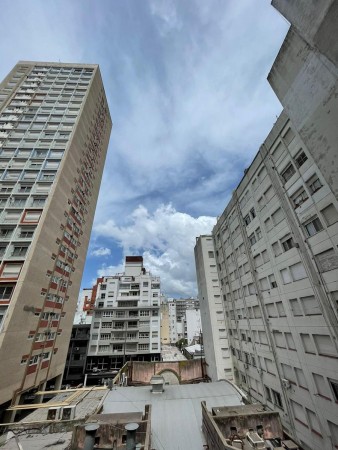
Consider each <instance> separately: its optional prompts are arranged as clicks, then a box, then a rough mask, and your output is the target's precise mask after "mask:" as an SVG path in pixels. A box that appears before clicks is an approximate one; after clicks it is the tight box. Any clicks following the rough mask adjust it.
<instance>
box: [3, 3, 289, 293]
mask: <svg viewBox="0 0 338 450" xmlns="http://www.w3.org/2000/svg"><path fill="white" fill-rule="evenodd" d="M1 14H2V17H3V18H5V20H3V21H2V24H1V42H2V45H1V47H0V61H1V64H0V79H3V78H4V77H5V75H6V74H7V73H8V72H9V71H10V69H11V68H12V67H13V66H14V64H16V62H17V61H18V60H36V61H56V62H57V61H61V62H76V63H95V64H99V65H100V70H101V73H102V78H103V82H104V86H105V91H106V95H107V99H108V103H109V109H110V114H111V117H112V120H113V130H112V134H111V138H110V143H109V148H108V154H107V159H106V164H105V169H104V173H103V178H102V184H101V189H100V194H99V199H98V204H97V208H96V214H95V219H94V225H93V230H92V235H91V240H90V245H89V249H88V255H87V261H86V266H85V270H84V274H83V279H82V286H83V287H91V285H92V283H93V281H94V280H95V279H96V277H97V276H102V275H112V274H115V273H116V272H122V271H123V261H124V257H125V255H143V258H144V265H145V267H146V268H147V269H149V270H150V271H151V273H152V274H153V275H156V276H160V277H161V285H162V290H163V292H164V294H166V295H168V296H170V297H189V296H195V295H196V294H197V287H196V272H195V262H194V245H195V239H196V237H197V236H199V235H201V234H209V233H211V231H212V228H213V226H214V225H215V223H216V219H217V216H220V215H221V214H222V212H223V210H224V209H225V207H226V205H227V203H228V201H229V200H230V198H231V192H232V191H233V189H235V187H236V186H237V184H238V183H239V181H240V179H241V178H242V176H243V172H244V169H245V168H246V167H248V166H249V165H250V162H251V161H252V159H253V157H254V156H255V154H256V153H257V151H258V149H259V146H260V145H261V144H262V142H263V141H264V139H265V137H266V136H267V134H268V133H269V131H270V129H271V128H272V126H273V124H274V122H275V121H276V117H277V116H278V115H279V114H280V112H281V110H282V107H281V105H280V103H279V102H278V100H277V98H276V96H275V95H274V93H273V91H272V89H271V88H270V86H269V84H268V82H267V80H266V77H267V75H268V73H269V70H270V68H271V66H272V64H273V61H274V59H275V57H276V55H277V53H278V50H279V48H280V46H281V44H282V42H283V39H284V37H285V34H286V32H287V30H288V23H287V22H286V21H285V19H284V18H283V17H282V16H281V15H280V14H279V13H278V12H277V11H276V10H275V9H274V8H273V7H272V6H271V5H270V2H269V1H268V0H208V1H205V0H49V1H46V0H34V1H27V0H2V2H1Z"/></svg>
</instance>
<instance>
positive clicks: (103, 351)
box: [99, 345, 118, 353]
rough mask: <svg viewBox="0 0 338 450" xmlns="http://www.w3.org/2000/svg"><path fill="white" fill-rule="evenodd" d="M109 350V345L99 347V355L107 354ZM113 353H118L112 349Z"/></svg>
mask: <svg viewBox="0 0 338 450" xmlns="http://www.w3.org/2000/svg"><path fill="white" fill-rule="evenodd" d="M109 350H110V345H99V353H106V352H109ZM113 351H114V352H116V351H118V350H115V349H113Z"/></svg>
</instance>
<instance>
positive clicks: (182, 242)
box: [94, 204, 216, 296]
mask: <svg viewBox="0 0 338 450" xmlns="http://www.w3.org/2000/svg"><path fill="white" fill-rule="evenodd" d="M215 221H216V219H215V218H214V217H207V216H200V217H197V218H194V217H192V216H190V215H189V214H185V213H181V212H178V211H176V210H175V209H174V208H173V207H172V205H170V204H169V205H161V206H160V207H159V208H157V209H156V211H154V213H150V212H149V211H148V210H147V209H146V208H145V207H144V206H142V205H140V206H139V207H138V208H136V209H135V210H134V211H133V212H132V214H131V215H130V216H129V217H128V221H127V224H126V225H125V226H118V225H116V223H115V222H114V221H113V220H111V219H110V220H108V221H107V222H106V223H103V224H99V225H96V226H95V229H94V233H95V235H96V236H101V237H105V238H107V237H108V238H112V239H114V240H115V241H117V242H118V244H119V245H120V246H121V247H122V248H123V254H124V255H127V254H136V253H143V257H144V265H145V267H146V268H147V269H148V270H150V271H151V272H152V273H153V274H154V275H157V276H160V277H161V281H162V289H163V290H164V292H166V293H167V294H168V295H187V296H189V295H193V294H196V274H195V261H194V245H195V238H196V237H197V236H199V235H201V234H209V233H210V232H211V230H212V227H213V226H214V224H215ZM122 267H123V265H120V266H119V267H115V266H102V267H101V268H100V270H99V271H98V275H99V276H102V275H104V274H107V272H109V274H114V273H116V272H117V271H118V272H121V269H122ZM122 270H123V269H122Z"/></svg>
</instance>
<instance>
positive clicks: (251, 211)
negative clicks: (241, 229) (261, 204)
mask: <svg viewBox="0 0 338 450" xmlns="http://www.w3.org/2000/svg"><path fill="white" fill-rule="evenodd" d="M250 216H251V218H252V219H254V218H255V217H256V211H255V208H251V209H250Z"/></svg>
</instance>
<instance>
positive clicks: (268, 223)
mask: <svg viewBox="0 0 338 450" xmlns="http://www.w3.org/2000/svg"><path fill="white" fill-rule="evenodd" d="M264 226H265V229H266V231H270V230H272V228H273V223H272V220H271V218H270V217H268V218H267V219H266V220H265V221H264Z"/></svg>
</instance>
